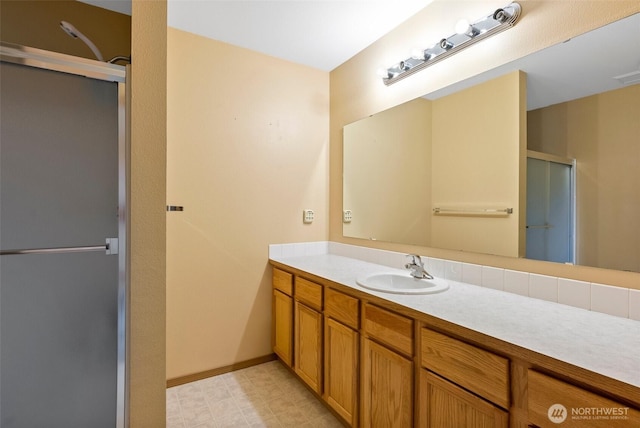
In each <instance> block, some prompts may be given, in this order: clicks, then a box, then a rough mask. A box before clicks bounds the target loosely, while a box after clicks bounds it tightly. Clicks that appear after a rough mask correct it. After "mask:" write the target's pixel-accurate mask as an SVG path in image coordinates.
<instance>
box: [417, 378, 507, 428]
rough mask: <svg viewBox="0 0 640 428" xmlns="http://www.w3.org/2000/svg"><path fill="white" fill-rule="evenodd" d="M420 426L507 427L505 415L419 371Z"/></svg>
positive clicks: (456, 388)
mask: <svg viewBox="0 0 640 428" xmlns="http://www.w3.org/2000/svg"><path fill="white" fill-rule="evenodd" d="M419 408H420V423H419V426H420V427H424V428H459V427H465V428H507V427H508V426H509V416H508V414H507V412H505V411H504V410H502V409H500V408H499V407H496V406H494V405H493V404H491V403H489V402H488V401H485V400H483V399H481V398H479V397H477V396H475V395H473V394H471V393H470V392H467V391H465V390H464V389H462V388H460V387H458V386H456V385H454V384H453V383H451V382H448V381H447V380H445V379H443V378H441V377H439V376H437V375H435V374H433V373H431V372H429V371H427V370H424V369H422V370H420V405H419Z"/></svg>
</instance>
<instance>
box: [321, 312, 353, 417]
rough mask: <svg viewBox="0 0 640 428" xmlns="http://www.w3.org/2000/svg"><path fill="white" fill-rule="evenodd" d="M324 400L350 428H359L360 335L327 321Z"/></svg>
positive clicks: (331, 320)
mask: <svg viewBox="0 0 640 428" xmlns="http://www.w3.org/2000/svg"><path fill="white" fill-rule="evenodd" d="M324 334H325V378H324V379H325V383H324V399H325V400H326V401H327V403H328V404H329V406H331V407H332V408H333V409H334V410H335V411H336V412H337V413H338V414H339V415H340V416H342V418H343V419H344V420H345V421H346V422H347V423H349V425H350V426H357V418H358V367H359V366H360V365H359V364H358V359H359V352H358V351H359V336H360V335H359V334H358V332H357V331H356V330H353V329H352V328H350V327H348V326H346V325H344V324H342V323H340V322H338V321H336V320H334V319H331V318H325V328H324Z"/></svg>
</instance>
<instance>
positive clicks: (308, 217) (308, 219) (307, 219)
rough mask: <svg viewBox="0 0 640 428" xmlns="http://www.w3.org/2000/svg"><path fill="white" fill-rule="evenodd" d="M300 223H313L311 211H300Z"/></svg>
mask: <svg viewBox="0 0 640 428" xmlns="http://www.w3.org/2000/svg"><path fill="white" fill-rule="evenodd" d="M302 222H303V223H313V210H302Z"/></svg>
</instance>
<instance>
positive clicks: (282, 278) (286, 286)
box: [273, 268, 293, 296]
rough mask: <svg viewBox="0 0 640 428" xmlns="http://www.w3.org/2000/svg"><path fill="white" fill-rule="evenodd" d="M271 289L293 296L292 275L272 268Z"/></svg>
mask: <svg viewBox="0 0 640 428" xmlns="http://www.w3.org/2000/svg"><path fill="white" fill-rule="evenodd" d="M273 288H275V289H276V290H280V291H282V292H283V293H284V294H286V295H288V296H293V275H291V274H290V273H289V272H285V271H283V270H280V269H278V268H273Z"/></svg>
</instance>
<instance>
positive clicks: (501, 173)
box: [431, 71, 526, 257]
mask: <svg viewBox="0 0 640 428" xmlns="http://www.w3.org/2000/svg"><path fill="white" fill-rule="evenodd" d="M525 85H526V77H525V75H524V73H521V72H518V71H515V72H512V73H509V74H507V75H504V76H502V77H499V78H496V79H492V80H490V81H488V82H485V83H482V84H479V85H476V86H473V87H471V88H468V89H465V90H462V91H460V92H457V93H455V94H451V95H449V96H446V97H443V98H439V99H437V100H435V101H434V102H433V163H432V165H431V172H432V174H433V177H432V182H433V190H432V197H433V206H434V207H440V208H452V209H462V210H465V209H466V210H474V209H483V208H490V209H491V208H493V209H495V208H497V209H500V208H502V209H504V208H513V210H514V213H513V214H511V215H499V216H493V215H491V216H489V215H484V216H483V215H479V216H478V215H434V216H432V218H431V230H432V231H433V232H432V234H433V239H432V241H431V246H433V247H436V248H447V249H452V250H463V251H475V252H484V253H488V254H497V255H503V256H513V257H517V256H519V255H520V254H519V251H520V240H521V238H522V237H521V236H520V225H519V214H520V211H521V209H520V208H521V207H520V157H521V156H524V155H523V153H524V151H525V150H526V141H525V139H524V138H521V136H520V129H521V128H526V121H524V120H523V119H524V117H525V111H526V98H525V88H524V86H525Z"/></svg>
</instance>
